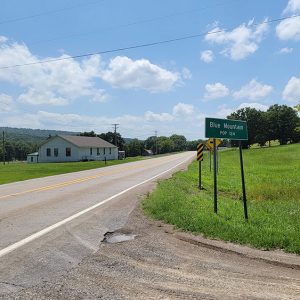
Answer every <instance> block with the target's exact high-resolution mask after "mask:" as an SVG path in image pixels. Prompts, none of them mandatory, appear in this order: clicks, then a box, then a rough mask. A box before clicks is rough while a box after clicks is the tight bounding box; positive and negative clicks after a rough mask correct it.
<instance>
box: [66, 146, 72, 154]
mask: <svg viewBox="0 0 300 300" xmlns="http://www.w3.org/2000/svg"><path fill="white" fill-rule="evenodd" d="M66 156H71V148H66Z"/></svg>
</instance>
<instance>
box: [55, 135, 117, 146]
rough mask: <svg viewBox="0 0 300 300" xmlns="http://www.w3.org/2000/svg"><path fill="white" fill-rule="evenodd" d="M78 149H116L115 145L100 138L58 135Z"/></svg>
mask: <svg viewBox="0 0 300 300" xmlns="http://www.w3.org/2000/svg"><path fill="white" fill-rule="evenodd" d="M58 136H59V137H61V138H62V139H64V140H66V141H68V142H70V143H72V144H74V145H75V146H78V147H97V148H116V146H115V145H113V144H111V143H109V142H107V141H105V140H103V139H101V138H99V137H90V136H78V135H58Z"/></svg>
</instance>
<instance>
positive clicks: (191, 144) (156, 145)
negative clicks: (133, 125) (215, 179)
mask: <svg viewBox="0 0 300 300" xmlns="http://www.w3.org/2000/svg"><path fill="white" fill-rule="evenodd" d="M79 135H81V136H92V137H96V136H97V137H100V138H102V139H103V140H105V141H107V142H109V143H111V144H114V145H116V146H118V148H119V150H120V151H125V153H126V156H130V157H132V156H139V155H144V154H145V150H150V151H151V152H150V153H152V154H165V153H171V152H179V151H185V150H195V149H196V147H197V144H198V143H199V142H201V140H197V141H187V139H186V138H185V136H183V135H177V134H173V135H171V136H170V137H166V136H150V137H148V138H147V139H146V140H139V139H124V138H123V137H122V136H121V134H120V133H116V134H115V133H114V132H107V133H101V134H96V133H95V132H94V131H90V132H82V133H80V134H79ZM148 153H149V152H148Z"/></svg>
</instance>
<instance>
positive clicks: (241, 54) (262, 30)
mask: <svg viewBox="0 0 300 300" xmlns="http://www.w3.org/2000/svg"><path fill="white" fill-rule="evenodd" d="M251 26H252V27H251ZM268 28H269V27H268V24H267V23H263V24H260V25H257V26H253V20H251V21H249V23H248V24H242V25H240V26H238V27H237V28H235V29H233V30H232V31H226V30H222V29H221V28H219V27H215V28H214V29H213V30H212V31H210V32H209V33H208V34H207V35H206V36H205V40H206V41H208V42H211V43H215V44H219V45H223V46H224V49H223V50H222V52H221V53H222V54H224V55H225V56H227V57H229V58H231V59H232V60H241V59H244V58H246V57H247V56H249V55H250V54H253V53H254V52H256V51H257V50H258V45H259V44H260V43H261V41H262V40H263V38H264V36H265V34H266V32H267V31H268ZM214 32H215V33H214Z"/></svg>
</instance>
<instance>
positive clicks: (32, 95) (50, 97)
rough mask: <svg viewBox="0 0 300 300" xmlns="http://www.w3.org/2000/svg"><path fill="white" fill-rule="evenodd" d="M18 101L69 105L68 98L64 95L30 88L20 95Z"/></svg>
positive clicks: (35, 103)
mask: <svg viewBox="0 0 300 300" xmlns="http://www.w3.org/2000/svg"><path fill="white" fill-rule="evenodd" d="M18 101H20V102H23V103H28V104H32V105H40V104H48V105H67V104H68V100H67V99H65V98H62V97H57V96H56V95H55V93H53V92H52V91H49V90H48V91H47V90H45V91H42V90H36V89H34V88H29V90H28V91H27V92H26V93H24V94H21V95H20V96H19V97H18Z"/></svg>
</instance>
